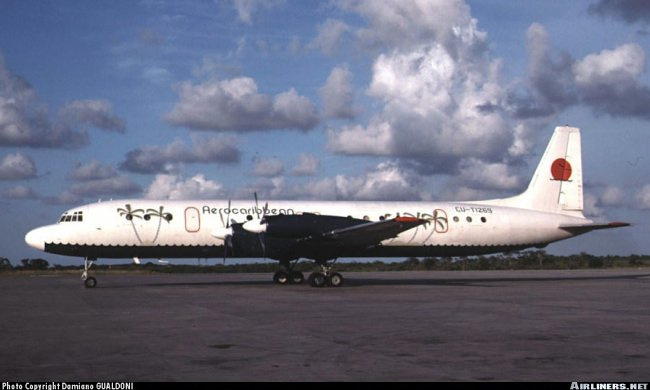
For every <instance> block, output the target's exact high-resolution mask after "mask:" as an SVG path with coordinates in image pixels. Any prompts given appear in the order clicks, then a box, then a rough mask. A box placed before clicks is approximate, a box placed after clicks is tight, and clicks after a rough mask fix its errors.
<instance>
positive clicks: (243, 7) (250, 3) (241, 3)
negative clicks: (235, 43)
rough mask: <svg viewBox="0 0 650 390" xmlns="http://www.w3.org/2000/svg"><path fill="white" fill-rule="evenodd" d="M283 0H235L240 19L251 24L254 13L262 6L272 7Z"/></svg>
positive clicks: (234, 3)
mask: <svg viewBox="0 0 650 390" xmlns="http://www.w3.org/2000/svg"><path fill="white" fill-rule="evenodd" d="M282 2H283V0H233V5H234V7H235V10H236V11H237V17H238V18H239V20H240V21H242V22H244V23H247V24H251V23H252V17H253V13H255V12H257V11H258V10H259V9H260V8H267V9H268V8H271V7H274V6H277V5H278V4H281V3H282Z"/></svg>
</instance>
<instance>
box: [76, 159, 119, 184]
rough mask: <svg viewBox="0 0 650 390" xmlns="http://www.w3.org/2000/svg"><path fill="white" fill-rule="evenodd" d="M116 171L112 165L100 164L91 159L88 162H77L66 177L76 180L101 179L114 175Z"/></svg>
mask: <svg viewBox="0 0 650 390" xmlns="http://www.w3.org/2000/svg"><path fill="white" fill-rule="evenodd" d="M116 175H117V173H116V172H115V170H114V169H113V167H111V166H108V165H102V164H101V163H100V162H99V161H97V160H93V161H91V162H89V163H88V164H81V163H77V165H76V166H75V168H74V170H73V171H72V172H70V174H69V175H68V178H69V179H71V180H76V181H90V180H102V179H108V178H111V177H115V176H116Z"/></svg>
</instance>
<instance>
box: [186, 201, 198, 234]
mask: <svg viewBox="0 0 650 390" xmlns="http://www.w3.org/2000/svg"><path fill="white" fill-rule="evenodd" d="M185 230H187V232H188V233H196V232H198V231H199V230H201V215H200V214H199V210H198V209H197V208H195V207H188V208H186V209H185Z"/></svg>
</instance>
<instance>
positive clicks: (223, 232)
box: [210, 199, 236, 264]
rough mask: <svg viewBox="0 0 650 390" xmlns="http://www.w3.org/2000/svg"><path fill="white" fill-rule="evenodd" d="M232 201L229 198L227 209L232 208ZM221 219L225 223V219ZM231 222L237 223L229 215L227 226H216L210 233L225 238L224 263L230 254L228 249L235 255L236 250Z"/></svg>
mask: <svg viewBox="0 0 650 390" xmlns="http://www.w3.org/2000/svg"><path fill="white" fill-rule="evenodd" d="M230 203H231V200H230V199H228V208H227V210H230ZM221 221H222V223H223V219H222V220H221ZM231 223H232V224H234V223H236V221H235V220H231V219H228V217H226V226H225V227H220V228H216V229H215V230H213V231H212V233H210V234H211V235H212V237H215V238H218V239H220V240H223V244H224V248H223V262H224V264H225V263H226V256H228V249H230V253H231V254H232V255H233V256H234V255H235V250H234V247H233V244H232V235H233V230H232V226H231Z"/></svg>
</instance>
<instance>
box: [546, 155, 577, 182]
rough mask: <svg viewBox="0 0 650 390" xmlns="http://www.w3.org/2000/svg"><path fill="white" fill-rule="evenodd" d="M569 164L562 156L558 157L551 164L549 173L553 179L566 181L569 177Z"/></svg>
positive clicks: (570, 171) (570, 170)
mask: <svg viewBox="0 0 650 390" xmlns="http://www.w3.org/2000/svg"><path fill="white" fill-rule="evenodd" d="M572 172H573V171H572V169H571V164H569V162H568V161H567V160H565V159H563V158H558V159H557V160H555V161H553V164H551V175H552V176H553V180H560V181H567V180H569V179H570V178H571V173H572Z"/></svg>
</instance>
